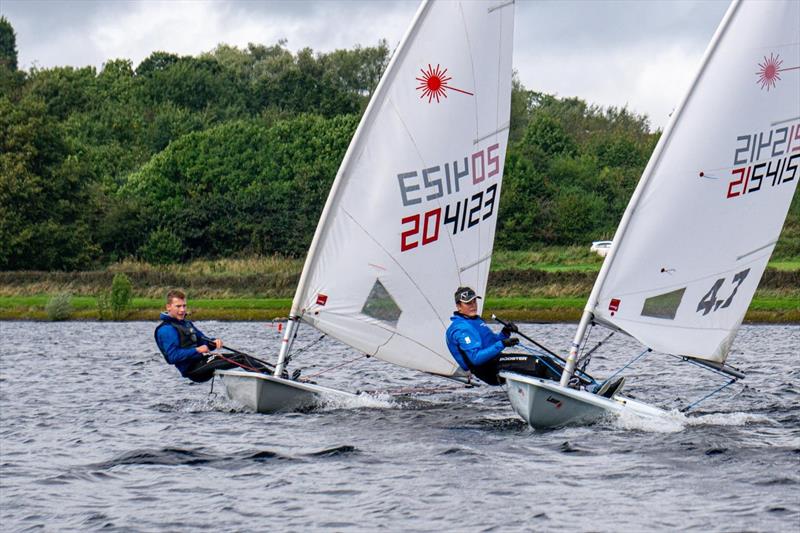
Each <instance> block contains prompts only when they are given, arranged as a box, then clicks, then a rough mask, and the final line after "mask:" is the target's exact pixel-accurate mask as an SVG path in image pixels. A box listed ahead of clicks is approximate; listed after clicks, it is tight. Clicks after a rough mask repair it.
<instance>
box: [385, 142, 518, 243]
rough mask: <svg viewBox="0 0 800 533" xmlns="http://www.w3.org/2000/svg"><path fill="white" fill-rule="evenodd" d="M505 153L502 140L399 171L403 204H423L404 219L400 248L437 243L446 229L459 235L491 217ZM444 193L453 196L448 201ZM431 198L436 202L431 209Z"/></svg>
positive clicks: (432, 201) (408, 205)
mask: <svg viewBox="0 0 800 533" xmlns="http://www.w3.org/2000/svg"><path fill="white" fill-rule="evenodd" d="M500 156H501V152H500V144H498V143H496V144H492V145H491V146H488V147H487V148H485V149H481V150H478V151H476V152H473V153H471V154H468V155H465V156H462V157H458V158H455V159H454V160H452V161H447V162H444V163H440V164H437V165H433V166H430V167H427V168H423V169H421V170H414V171H410V172H402V173H400V174H397V183H398V185H399V186H400V200H401V201H402V203H403V206H404V207H411V206H415V205H418V206H419V208H418V209H419V211H418V212H416V213H414V214H411V215H407V216H404V217H402V218H401V219H400V225H401V227H400V251H401V252H407V251H409V250H413V249H415V248H418V247H421V246H425V245H427V244H431V243H433V242H436V241H438V240H439V236H440V234H441V233H442V230H444V231H451V232H452V234H453V235H456V234H458V233H460V232H463V231H466V230H468V229H470V228H473V227H475V226H477V225H478V224H480V223H481V222H482V221H484V220H487V219H490V218H491V217H492V215H494V213H495V211H496V205H497V202H498V200H499V198H498V197H497V190H498V185H499V178H500V176H501V175H502V168H501V158H500ZM462 189H464V190H463V191H462ZM443 198H447V199H448V202H447V204H446V205H442V203H443V202H442V199H443ZM451 198H452V199H451ZM429 203H432V204H435V205H436V207H429V208H427V209H426V206H425V204H429Z"/></svg>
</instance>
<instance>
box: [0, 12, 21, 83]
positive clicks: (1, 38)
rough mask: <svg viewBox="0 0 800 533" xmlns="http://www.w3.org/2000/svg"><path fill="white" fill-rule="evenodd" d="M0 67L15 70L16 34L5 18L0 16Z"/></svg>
mask: <svg viewBox="0 0 800 533" xmlns="http://www.w3.org/2000/svg"><path fill="white" fill-rule="evenodd" d="M0 67H5V68H7V69H9V70H10V71H12V72H13V71H15V70H17V34H16V33H15V32H14V28H13V27H12V26H11V23H10V22H9V21H8V19H7V18H5V17H1V16H0Z"/></svg>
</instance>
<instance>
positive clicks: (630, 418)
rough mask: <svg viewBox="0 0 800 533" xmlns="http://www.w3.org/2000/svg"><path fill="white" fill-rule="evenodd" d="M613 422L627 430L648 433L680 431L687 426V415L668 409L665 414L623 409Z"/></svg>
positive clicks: (614, 417)
mask: <svg viewBox="0 0 800 533" xmlns="http://www.w3.org/2000/svg"><path fill="white" fill-rule="evenodd" d="M612 419H613V424H614V425H615V426H616V427H618V428H620V429H625V430H634V431H644V432H647V433H678V432H679V431H683V429H684V428H685V427H686V420H687V417H686V415H684V414H683V413H681V412H680V411H677V410H675V411H668V412H666V413H665V415H664V416H658V417H655V416H642V415H638V414H636V413H633V412H629V411H623V412H621V413H619V414H618V415H616V416H613V417H612Z"/></svg>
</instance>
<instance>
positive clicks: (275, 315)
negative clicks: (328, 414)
mask: <svg viewBox="0 0 800 533" xmlns="http://www.w3.org/2000/svg"><path fill="white" fill-rule="evenodd" d="M48 300H49V296H26V297H0V320H47V313H46V311H45V305H46V304H47V301H48ZM189 304H190V313H191V317H192V319H193V320H256V321H272V320H283V319H285V318H286V316H287V315H288V314H289V308H290V307H291V304H292V300H291V298H231V299H221V300H210V299H196V300H190V302H189ZM585 304H586V298H570V297H563V298H525V297H506V298H487V299H486V304H485V305H484V316H485V317H486V318H488V317H489V316H491V314H492V313H495V314H497V315H498V316H502V317H504V318H507V319H510V320H517V321H526V322H573V321H577V320H578V319H579V318H580V315H581V311H582V310H583V306H584V305H585ZM72 307H73V312H72V314H71V315H70V318H71V319H74V320H98V319H99V318H100V317H99V314H98V311H97V300H96V299H95V298H93V297H90V296H82V297H75V298H73V299H72ZM163 307H164V303H163V300H162V299H160V298H158V299H156V298H135V299H134V300H133V305H132V306H131V309H130V311H129V313H128V314H127V315H126V316H125V319H126V320H155V319H156V318H157V317H158V314H159V312H160V311H161V310H162V309H163ZM745 321H746V322H755V323H800V306H798V300H797V299H795V298H792V299H788V298H780V297H778V298H776V297H756V298H755V299H754V300H753V303H752V304H751V305H750V309H749V311H748V312H747V316H746V318H745Z"/></svg>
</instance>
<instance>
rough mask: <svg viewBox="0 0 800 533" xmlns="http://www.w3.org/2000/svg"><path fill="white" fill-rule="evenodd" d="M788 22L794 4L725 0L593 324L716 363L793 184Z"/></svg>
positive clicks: (797, 161)
mask: <svg viewBox="0 0 800 533" xmlns="http://www.w3.org/2000/svg"><path fill="white" fill-rule="evenodd" d="M798 21H800V3H798V2H796V1H792V0H776V1H774V2H755V1H753V2H750V1H741V2H738V1H735V2H733V4H732V5H731V7H730V9H729V10H728V12H727V13H726V15H725V18H724V19H723V22H722V24H721V25H720V28H719V29H718V30H717V33H716V34H715V37H714V39H713V40H712V43H711V45H710V46H709V49H708V51H707V52H706V56H705V57H704V60H703V62H702V66H701V69H700V72H699V73H698V75H697V76H696V78H695V80H694V82H693V83H692V86H691V88H690V90H689V92H688V93H687V95H686V96H685V97H684V99H683V101H682V103H681V104H680V105H679V106H678V108H677V109H676V111H675V113H674V116H673V119H672V121H671V122H670V124H669V125H668V126H667V128H666V130H665V132H664V134H663V136H662V138H661V140H660V141H659V144H658V146H657V147H656V149H655V151H654V154H653V157H652V158H651V161H650V162H649V163H648V166H647V168H646V169H645V173H644V175H643V178H642V180H641V182H640V184H639V185H638V186H637V190H636V191H635V192H634V195H633V197H632V200H631V203H630V204H629V206H628V208H627V209H626V212H625V214H624V215H623V220H622V222H621V223H620V227H619V228H618V230H617V233H616V235H615V236H614V245H613V246H612V250H611V252H610V253H609V255H608V257H607V258H606V261H605V263H604V265H603V268H602V269H601V273H600V275H599V276H598V280H597V282H596V284H595V287H594V289H593V290H592V296H591V297H590V300H589V302H588V303H587V312H588V313H590V314H591V316H592V318H594V319H595V320H596V321H598V322H600V323H604V324H608V325H611V326H612V327H614V328H617V329H620V330H622V331H625V332H626V333H628V334H629V335H631V336H633V337H635V338H637V339H638V340H639V341H641V342H642V343H644V344H645V345H647V346H648V347H651V348H653V349H656V350H659V351H661V352H665V353H670V354H675V355H683V356H687V357H694V358H697V359H705V360H708V361H712V362H715V363H720V364H722V363H724V362H725V359H726V358H727V355H728V352H729V350H730V346H731V344H732V342H733V338H734V337H735V335H736V332H737V330H738V328H739V327H740V325H741V323H742V320H743V319H744V316H745V313H746V311H747V308H748V306H749V304H750V302H751V300H752V298H753V295H754V293H755V290H756V288H757V286H758V282H759V280H760V279H761V276H762V274H763V272H764V269H765V268H766V265H767V262H768V260H769V257H770V255H771V252H772V249H773V248H774V245H775V244H776V242H777V239H778V236H779V234H780V231H781V229H782V226H783V222H784V220H785V218H786V213H787V211H788V209H789V205H790V203H791V201H792V198H793V196H794V191H795V189H796V187H797V182H798V181H800V119H789V120H786V119H785V117H787V116H792V117H800V69H797V70H795V69H794V67H795V66H800V24H798ZM782 69H783V70H782ZM795 140H796V144H794V143H795ZM576 338H577V335H576Z"/></svg>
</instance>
